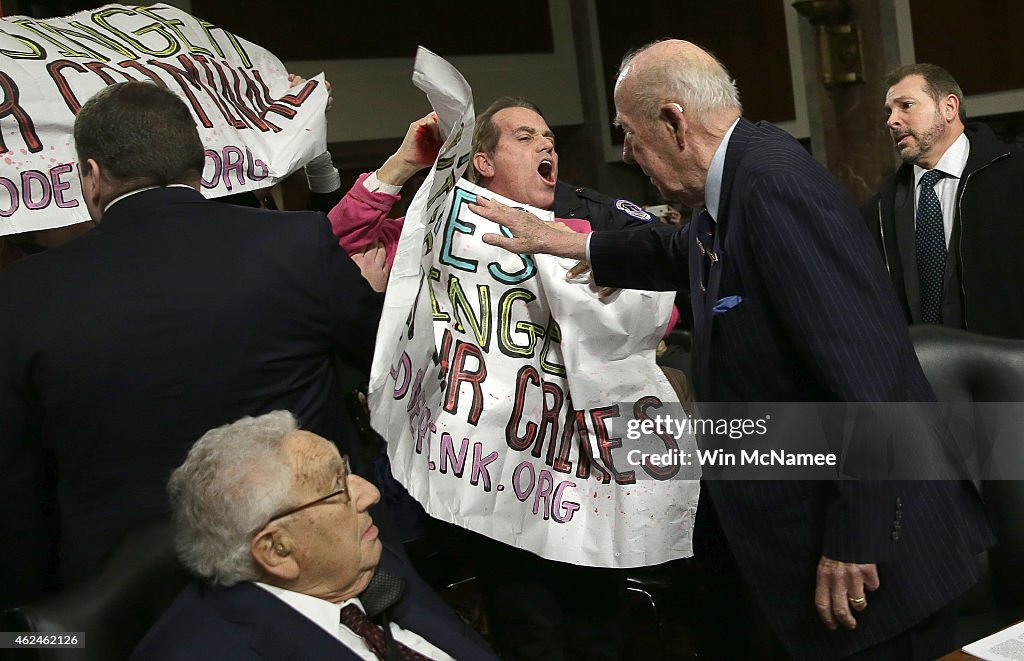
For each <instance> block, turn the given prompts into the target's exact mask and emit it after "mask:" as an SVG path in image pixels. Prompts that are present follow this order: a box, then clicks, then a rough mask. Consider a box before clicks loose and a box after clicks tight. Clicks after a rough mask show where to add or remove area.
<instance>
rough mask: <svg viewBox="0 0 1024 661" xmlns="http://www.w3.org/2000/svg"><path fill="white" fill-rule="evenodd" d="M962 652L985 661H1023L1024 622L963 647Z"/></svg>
mask: <svg viewBox="0 0 1024 661" xmlns="http://www.w3.org/2000/svg"><path fill="white" fill-rule="evenodd" d="M963 650H964V651H965V652H967V653H968V654H973V655H974V656H976V657H978V658H979V659H984V660H985V661H1024V622H1019V623H1017V624H1015V625H1013V626H1012V627H1009V628H1006V629H1003V630H1002V631H999V632H997V633H994V634H992V635H991V636H987V637H985V638H982V639H981V640H977V641H975V642H973V643H971V644H970V645H964V648H963Z"/></svg>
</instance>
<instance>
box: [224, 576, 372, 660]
mask: <svg viewBox="0 0 1024 661" xmlns="http://www.w3.org/2000/svg"><path fill="white" fill-rule="evenodd" d="M208 589H209V591H210V592H209V598H211V599H213V600H214V601H215V602H217V605H218V607H219V608H220V610H221V612H222V613H224V616H225V618H227V619H229V620H230V621H232V622H234V623H236V624H238V625H241V626H244V627H247V628H248V629H249V630H250V632H251V636H252V637H251V642H250V647H251V648H252V649H253V651H254V652H256V653H257V654H258V655H259V656H261V657H263V658H267V659H301V658H307V659H325V658H330V659H358V658H359V657H357V656H356V655H355V654H353V653H352V651H351V650H349V649H348V648H347V647H345V646H344V645H342V644H341V641H339V640H338V639H337V638H334V637H333V636H331V635H330V634H328V633H327V632H326V631H324V630H323V629H321V628H320V627H319V626H317V625H316V624H315V623H313V622H312V621H310V620H309V619H308V618H307V617H306V616H304V615H302V614H301V613H299V612H298V611H297V610H295V609H294V608H292V607H291V606H289V605H288V604H286V603H284V602H283V601H281V600H280V599H278V598H277V597H275V596H274V595H272V594H270V593H269V592H267V591H266V590H264V589H263V588H261V587H259V586H256V585H253V584H252V583H239V584H237V585H234V586H232V587H230V588H208Z"/></svg>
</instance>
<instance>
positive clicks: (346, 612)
mask: <svg viewBox="0 0 1024 661" xmlns="http://www.w3.org/2000/svg"><path fill="white" fill-rule="evenodd" d="M341 623H342V624H344V625H345V626H346V627H348V628H349V629H351V630H352V631H354V632H355V633H357V634H358V635H359V636H360V637H361V638H362V639H363V640H365V641H366V644H367V645H369V646H370V649H371V650H373V653H374V654H376V655H377V658H378V659H380V660H381V661H386V660H388V659H402V660H403V661H430V660H429V658H428V657H425V656H423V655H422V654H420V653H419V652H417V651H416V650H414V649H411V648H409V647H406V646H405V645H403V644H402V643H401V642H399V641H397V640H394V639H392V640H391V645H390V649H389V645H388V640H387V638H386V637H385V635H384V630H383V629H382V628H381V627H379V626H377V625H376V624H374V623H373V621H372V620H371V619H370V618H368V617H366V613H364V612H363V610H362V609H361V608H359V606H356V605H355V604H349V605H348V606H345V607H344V608H342V609H341ZM389 651H390V652H391V656H389V655H388V652H389ZM396 653H397V654H396Z"/></svg>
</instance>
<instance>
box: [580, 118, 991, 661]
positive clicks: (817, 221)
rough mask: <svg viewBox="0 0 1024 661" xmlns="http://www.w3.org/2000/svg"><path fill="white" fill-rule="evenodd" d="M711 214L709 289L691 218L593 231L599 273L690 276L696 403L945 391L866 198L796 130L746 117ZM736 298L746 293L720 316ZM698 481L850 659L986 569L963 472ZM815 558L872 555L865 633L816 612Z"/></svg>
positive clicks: (760, 572)
mask: <svg viewBox="0 0 1024 661" xmlns="http://www.w3.org/2000/svg"><path fill="white" fill-rule="evenodd" d="M718 215H719V217H718V223H717V227H716V232H715V239H714V240H715V251H716V253H717V254H718V255H719V256H720V259H719V261H717V262H715V263H714V264H712V266H711V269H710V274H709V276H708V282H707V289H708V291H707V293H706V294H704V293H702V292H701V290H700V287H699V286H698V278H699V277H700V271H699V270H698V269H700V267H701V264H700V260H701V259H702V258H701V256H700V255H699V254H698V253H697V252H696V250H697V249H696V247H695V243H696V242H695V240H694V237H693V232H695V228H692V227H686V228H683V229H681V230H678V231H676V232H674V233H669V232H666V231H665V230H664V229H662V228H656V227H652V228H651V229H649V230H648V229H639V230H633V231H628V232H605V233H595V234H594V235H593V237H592V239H591V245H590V252H591V261H592V266H593V269H594V275H595V278H596V279H597V281H598V282H599V283H600V284H601V285H611V286H617V287H629V288H636V289H656V290H666V289H687V290H690V292H691V296H690V298H691V303H692V306H693V315H694V326H695V349H694V363H695V364H694V381H695V384H694V385H695V388H696V392H697V393H698V398H699V399H700V401H704V402H745V401H746V402H750V401H777V402H787V401H788V402H802V401H810V402H814V401H877V402H901V401H931V400H932V399H933V398H934V395H933V393H932V391H931V388H930V387H929V385H928V383H927V381H926V379H925V377H924V374H923V373H922V371H921V367H920V365H919V364H918V362H917V358H916V356H915V354H914V349H913V346H912V345H911V343H910V338H909V335H908V333H907V329H906V324H905V322H904V320H903V315H902V312H901V310H900V308H899V305H898V303H897V301H896V298H895V296H894V295H893V292H892V287H891V285H890V284H889V282H888V280H887V277H886V273H885V268H884V266H883V264H882V261H881V259H880V258H879V255H878V250H877V249H876V248H875V246H874V245H873V244H872V242H871V238H870V236H869V234H868V232H866V231H865V228H864V224H863V220H862V219H861V217H860V214H859V212H858V210H857V208H856V207H855V206H854V204H853V202H852V200H850V199H849V197H848V196H847V194H846V193H845V192H844V191H843V190H842V188H841V187H840V185H839V183H838V182H837V181H836V180H835V179H834V178H833V177H832V176H831V175H830V174H829V173H828V172H827V171H826V170H825V169H824V168H823V167H821V165H819V164H818V163H817V162H816V161H814V160H813V159H812V158H811V157H810V156H809V155H808V154H807V152H806V151H805V150H804V149H803V148H802V147H801V146H800V145H799V144H798V143H797V142H796V141H795V140H793V139H792V138H791V137H790V136H789V135H788V134H786V133H785V132H783V131H781V130H780V129H778V128H776V127H774V126H772V125H771V124H768V123H764V122H761V123H758V124H752V123H751V122H749V121H747V120H745V119H741V120H740V121H739V123H738V124H737V126H736V128H735V130H734V131H733V134H732V136H731V138H730V141H729V145H728V148H727V151H726V160H725V169H724V173H723V183H722V195H721V203H720V207H719V214H718ZM695 224H696V223H691V226H692V225H695ZM641 265H642V266H641ZM691 285H692V286H691ZM728 296H740V297H742V301H741V302H740V303H739V304H737V305H735V306H734V307H732V308H731V309H729V310H726V311H724V312H719V313H715V312H714V311H713V308H714V306H715V303H716V301H719V300H721V299H723V298H725V297H728ZM703 495H704V496H705V497H709V498H710V499H711V501H712V503H713V504H714V507H715V510H716V512H717V514H718V520H719V522H720V525H721V527H722V530H723V532H724V533H725V536H726V538H727V539H728V542H729V546H730V548H731V550H732V552H733V554H734V555H735V557H736V560H737V563H738V564H739V566H740V569H741V571H742V572H743V574H744V576H745V578H746V580H747V581H748V583H749V584H750V586H751V589H752V591H753V593H754V595H755V597H756V598H757V599H758V601H759V603H760V604H761V606H762V607H763V608H764V611H765V614H766V615H767V617H768V619H769V622H770V623H771V624H772V626H773V628H774V629H775V631H776V633H777V634H778V635H779V637H780V638H781V640H782V641H783V643H784V644H785V645H786V647H787V648H788V650H789V651H790V652H791V653H792V654H794V655H795V656H796V657H797V658H813V659H825V658H836V657H839V656H845V655H848V654H851V653H853V652H855V651H857V650H859V649H863V648H865V647H868V646H870V645H873V644H876V643H878V642H881V641H883V640H885V639H887V638H889V637H891V636H893V635H895V634H897V633H898V632H900V631H902V630H905V629H907V628H909V627H911V626H913V625H914V624H915V623H917V622H918V621H920V620H921V619H923V618H924V617H926V616H927V615H928V614H930V613H932V612H934V611H935V610H938V609H939V608H940V607H942V606H943V605H945V604H947V603H949V602H950V601H952V600H953V599H954V598H955V597H956V596H957V595H959V594H960V593H962V592H963V591H965V590H966V589H967V588H969V587H970V586H971V585H972V584H973V583H974V582H975V581H976V577H977V570H976V564H975V560H974V557H973V556H974V554H975V553H977V552H978V551H980V550H981V549H983V548H984V547H985V546H986V545H988V544H989V543H990V541H991V540H990V537H991V533H990V532H989V530H988V527H987V524H986V522H985V517H984V513H983V511H982V508H981V504H980V500H979V498H978V495H977V492H976V491H975V490H974V488H973V486H972V485H971V484H970V483H967V482H955V481H954V482H942V483H939V482H916V483H899V482H885V483H879V482H850V481H844V482H796V481H789V482H738V481H724V480H723V481H714V480H709V481H707V482H706V483H705V491H704V493H703ZM701 534H702V531H701V530H699V529H698V531H697V533H696V535H695V542H696V543H697V544H698V546H699V545H700V539H699V537H700V536H701ZM705 534H706V531H705ZM821 555H827V556H829V557H831V558H834V559H837V560H843V561H848V562H863V563H868V562H875V563H878V565H879V575H880V579H881V588H880V589H879V591H878V592H877V593H876V594H875V595H873V596H872V597H871V601H870V606H869V608H868V609H867V610H865V611H864V612H863V613H861V614H859V615H858V616H857V619H858V628H857V630H855V631H838V632H830V631H828V630H826V629H825V627H824V626H823V625H822V624H821V623H820V622H819V621H818V618H817V614H816V613H815V610H814V601H813V600H814V583H815V567H816V565H817V562H818V559H819V557H820V556H821Z"/></svg>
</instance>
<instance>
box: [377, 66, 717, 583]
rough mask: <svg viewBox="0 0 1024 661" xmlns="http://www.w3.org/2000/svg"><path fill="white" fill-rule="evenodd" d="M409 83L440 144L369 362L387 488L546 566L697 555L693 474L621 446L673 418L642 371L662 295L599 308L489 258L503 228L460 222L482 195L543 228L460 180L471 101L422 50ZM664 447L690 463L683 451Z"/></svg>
mask: <svg viewBox="0 0 1024 661" xmlns="http://www.w3.org/2000/svg"><path fill="white" fill-rule="evenodd" d="M414 81H415V82H416V84H417V85H418V86H419V87H421V89H424V91H425V92H427V94H428V96H429V97H430V98H431V100H432V102H433V103H434V109H435V111H436V112H437V113H438V115H439V118H440V124H441V126H442V127H449V132H448V135H447V139H446V141H445V144H444V146H443V147H442V149H441V152H440V154H439V157H438V161H437V162H436V163H435V165H434V167H433V169H432V170H431V172H430V174H429V175H428V177H427V179H426V181H425V182H424V184H423V186H422V188H421V189H420V190H419V192H418V193H417V195H416V197H415V198H414V199H413V202H412V204H411V206H410V210H409V213H408V215H407V216H406V220H405V226H404V230H403V234H402V237H401V241H400V243H399V248H398V253H397V257H396V259H395V263H394V267H393V269H392V273H391V279H390V281H389V283H388V289H387V295H386V300H385V310H384V315H383V318H382V319H381V325H380V330H379V332H378V336H377V346H376V350H375V353H374V364H373V369H372V374H371V380H370V397H369V399H370V408H371V413H372V421H373V425H374V427H375V428H376V429H377V431H378V432H380V433H381V435H382V436H383V437H384V438H385V439H387V441H388V451H389V456H390V459H391V462H392V465H393V468H394V472H395V476H396V477H397V478H398V479H399V480H400V481H401V482H402V483H403V484H405V486H406V487H407V488H408V489H409V492H410V493H411V494H412V495H413V497H415V498H416V499H417V500H418V501H419V502H420V503H422V504H423V506H424V507H425V508H426V509H427V511H428V512H429V513H430V514H431V515H432V516H434V517H436V518H439V519H442V520H444V521H448V522H450V523H453V524H455V525H458V526H462V527H464V528H468V529H470V530H474V531H476V532H478V533H481V534H484V535H487V536H489V537H492V538H494V539H497V540H499V541H502V542H505V543H508V544H511V545H514V546H517V547H520V548H524V549H526V550H529V551H532V552H534V553H537V554H538V555H541V556H543V557H545V558H549V559H552V560H559V561H563V562H571V563H575V564H581V565H589V566H602V567H634V566H643V565H653V564H658V563H661V562H666V561H668V560H673V559H676V558H681V557H687V556H690V555H692V544H691V535H692V529H693V521H694V516H695V513H696V505H697V496H698V490H699V482H698V481H697V480H698V478H699V471H698V469H697V468H696V467H681V466H677V467H675V468H667V469H663V470H662V471H661V472H660V479H653V478H652V477H650V475H649V474H648V471H649V470H651V471H653V472H655V473H657V472H658V471H654V470H653V469H650V467H644V466H636V465H631V464H630V462H629V459H628V456H629V453H630V452H634V451H640V450H643V451H645V452H658V451H660V452H664V451H665V449H666V441H664V440H663V439H655V441H654V444H653V445H652V444H651V440H650V439H649V438H647V439H642V440H641V441H630V440H629V439H628V438H627V434H626V429H627V425H628V424H629V422H630V421H635V420H636V419H637V418H638V416H642V415H644V414H646V415H648V416H651V415H654V414H655V413H665V412H668V411H670V410H671V411H672V413H673V414H675V415H682V413H681V408H680V407H679V406H678V399H677V397H676V394H675V392H674V391H673V390H672V388H671V387H670V385H669V384H668V382H667V381H666V379H665V378H664V376H663V374H662V373H661V371H660V370H659V369H658V367H657V366H656V365H655V362H654V349H655V347H656V345H657V343H658V340H659V339H660V338H661V335H662V333H663V332H664V329H665V326H666V323H667V320H668V317H669V313H670V310H671V306H672V299H673V295H672V294H671V293H656V292H641V291H620V292H618V293H616V294H614V295H613V296H612V297H610V299H608V300H600V299H599V298H598V295H597V291H598V290H597V288H596V287H594V286H592V285H590V284H588V283H587V282H584V281H579V282H567V281H566V280H565V273H566V270H567V269H568V267H570V266H572V265H573V262H571V261H566V260H559V259H557V258H554V257H551V256H548V255H537V256H533V257H522V256H519V255H515V254H512V253H509V252H506V251H504V250H501V249H500V248H496V247H493V246H489V245H487V244H484V243H483V242H482V240H481V238H480V237H481V236H482V235H483V234H485V233H496V232H498V231H499V227H498V226H497V225H495V224H494V223H491V222H490V221H487V220H485V219H483V218H481V217H479V216H476V215H475V214H473V213H472V212H471V211H470V210H469V209H468V203H469V202H470V201H472V199H474V196H475V195H476V194H478V193H482V194H485V195H486V196H487V197H489V198H491V199H497V200H498V201H502V202H504V203H506V204H510V205H513V206H518V207H523V208H526V209H527V210H529V211H532V212H533V213H535V214H537V215H538V216H539V217H542V218H550V217H551V213H550V212H546V211H541V210H538V209H530V208H528V207H524V205H521V204H517V203H515V202H513V201H512V200H505V199H503V198H501V197H500V196H498V195H495V194H493V193H491V192H490V191H485V190H483V189H479V188H477V187H475V186H473V185H472V184H470V183H468V182H466V181H464V180H460V177H461V175H462V174H463V172H464V171H465V169H466V167H467V164H468V160H469V155H470V141H471V136H472V132H473V124H474V115H473V103H472V93H471V90H470V89H469V86H468V85H467V84H466V83H465V80H464V79H463V78H462V76H461V75H459V74H458V72H457V71H456V70H455V69H454V68H452V67H451V66H450V65H449V64H448V63H447V62H445V61H444V60H442V59H441V58H439V57H437V56H436V55H434V54H432V53H430V52H429V51H425V50H423V49H421V50H420V53H419V55H418V56H417V60H416V73H415V75H414ZM438 100H440V102H438ZM577 412H578V413H577ZM567 423H568V424H567ZM566 427H569V428H570V432H571V433H569V434H564V432H565V430H566ZM671 442H672V443H677V444H678V448H679V449H681V450H684V451H690V452H692V451H693V450H694V449H695V443H694V439H693V436H692V435H689V434H686V435H683V436H681V437H680V438H678V439H672V441H671ZM590 458H592V459H590ZM684 477H687V478H689V479H683V478H684Z"/></svg>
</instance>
